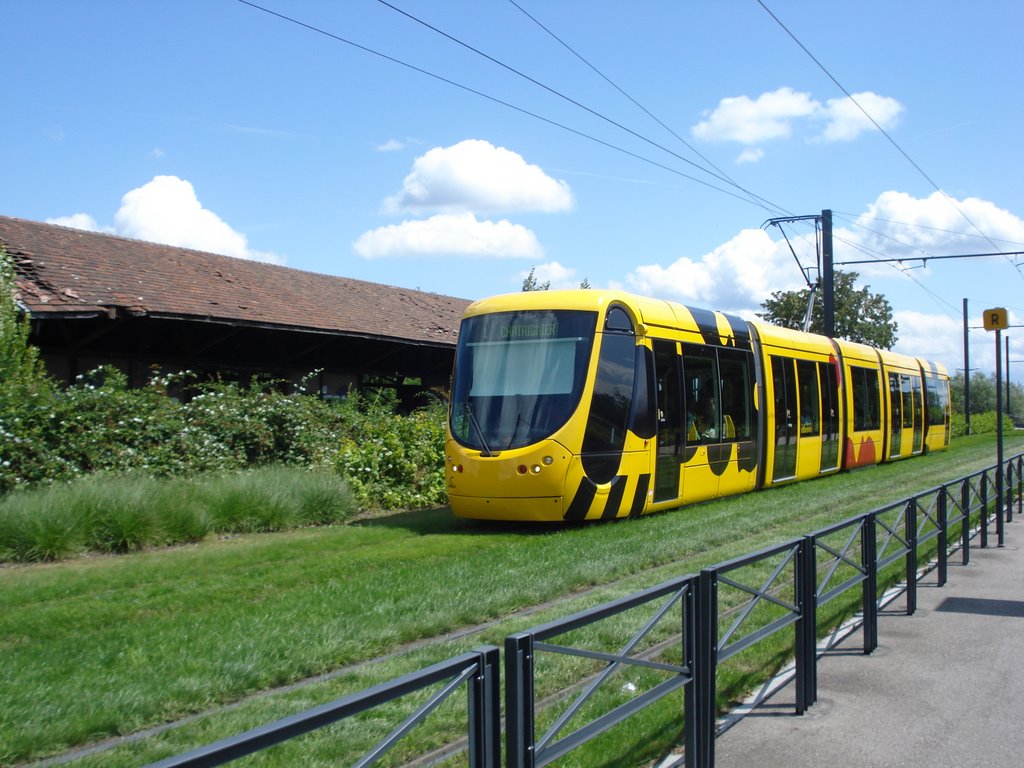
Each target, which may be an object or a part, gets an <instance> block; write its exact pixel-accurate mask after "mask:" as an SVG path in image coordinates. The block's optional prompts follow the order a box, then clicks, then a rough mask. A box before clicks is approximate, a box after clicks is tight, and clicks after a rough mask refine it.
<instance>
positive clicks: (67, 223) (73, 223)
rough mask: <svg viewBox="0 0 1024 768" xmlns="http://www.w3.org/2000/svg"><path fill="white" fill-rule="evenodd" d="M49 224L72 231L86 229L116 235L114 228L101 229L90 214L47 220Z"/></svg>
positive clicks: (74, 214) (76, 214) (75, 214)
mask: <svg viewBox="0 0 1024 768" xmlns="http://www.w3.org/2000/svg"><path fill="white" fill-rule="evenodd" d="M46 223H47V224H57V225H58V226H61V227H71V228H72V229H84V230H86V231H87V232H106V233H107V234H116V233H115V231H114V228H113V227H101V226H100V225H99V224H98V223H97V222H96V219H94V218H93V217H92V216H90V215H89V214H88V213H73V214H71V215H70V216H58V217H57V218H55V219H47V220H46Z"/></svg>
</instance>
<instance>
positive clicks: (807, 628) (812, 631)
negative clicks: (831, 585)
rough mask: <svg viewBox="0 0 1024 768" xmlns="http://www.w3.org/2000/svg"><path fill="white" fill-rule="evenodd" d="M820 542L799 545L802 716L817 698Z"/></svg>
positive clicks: (796, 588) (799, 697) (798, 637)
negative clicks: (818, 561) (818, 556)
mask: <svg viewBox="0 0 1024 768" xmlns="http://www.w3.org/2000/svg"><path fill="white" fill-rule="evenodd" d="M816 549H817V543H816V540H815V537H814V536H804V537H803V539H801V540H800V543H799V544H798V545H797V554H796V564H795V567H794V569H793V580H794V584H793V588H794V592H795V595H796V603H797V607H798V608H799V609H800V618H799V619H797V622H796V681H795V685H796V713H797V714H798V715H802V714H803V713H804V712H806V711H807V708H808V707H810V706H811V705H812V704H813V703H814V702H815V701H816V700H817V698H818V680H817V678H818V674H817V661H818V655H817V641H818V630H817V626H818V613H817V591H818V590H817V586H818V584H817V572H816V568H815V565H816V560H817V557H816V554H817V553H816Z"/></svg>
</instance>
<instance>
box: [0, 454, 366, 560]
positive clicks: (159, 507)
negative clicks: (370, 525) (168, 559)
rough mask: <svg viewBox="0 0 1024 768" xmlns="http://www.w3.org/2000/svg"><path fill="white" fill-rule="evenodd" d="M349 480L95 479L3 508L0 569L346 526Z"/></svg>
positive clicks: (31, 493) (268, 472) (245, 475)
mask: <svg viewBox="0 0 1024 768" xmlns="http://www.w3.org/2000/svg"><path fill="white" fill-rule="evenodd" d="M354 512H355V503H354V499H353V495H352V492H351V490H350V489H349V487H348V483H347V482H346V481H345V479H344V478H342V477H339V476H338V475H336V474H332V473H330V472H326V471H309V470H306V469H303V468H301V467H282V466H271V467H264V468H261V469H256V470H249V471H242V472H231V473H223V474H216V475H208V476H203V477H199V478H195V479H173V478H157V477H152V476H148V475H143V474H127V475H117V476H111V475H92V476H89V477H84V478H80V479H78V480H75V481H73V482H70V483H62V484H59V485H51V486H46V487H42V488H38V489H34V490H19V491H16V492H14V493H11V494H8V495H7V496H6V497H4V498H3V499H2V500H0V560H11V561H18V562H39V561H45V560H59V559H62V558H67V557H72V556H75V555H78V554H82V553H84V552H101V553H125V552H132V551H137V550H140V549H144V548H148V547H156V546H164V545H174V544H185V543H190V542H196V541H201V540H202V539H204V538H205V537H206V536H207V535H209V534H210V533H255V532H265V531H281V530H286V529H290V528H296V527H300V526H309V525H327V524H331V523H338V522H343V521H345V520H347V519H348V518H349V517H351V516H352V514H353V513H354Z"/></svg>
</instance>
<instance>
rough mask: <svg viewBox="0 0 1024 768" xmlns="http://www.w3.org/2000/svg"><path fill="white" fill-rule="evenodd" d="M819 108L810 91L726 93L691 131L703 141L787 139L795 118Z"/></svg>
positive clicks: (746, 141)
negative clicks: (759, 93)
mask: <svg viewBox="0 0 1024 768" xmlns="http://www.w3.org/2000/svg"><path fill="white" fill-rule="evenodd" d="M820 107H821V105H820V104H819V103H818V102H816V101H815V100H814V99H812V98H811V95H810V94H809V93H798V92H796V91H794V90H793V89H792V88H788V87H785V88H779V89H778V90H776V91H772V92H770V93H762V94H761V95H760V96H758V97H757V99H756V100H755V99H751V98H750V97H749V96H729V97H726V98H724V99H722V100H721V101H720V102H719V103H718V107H717V108H715V109H714V110H713V111H710V112H708V111H705V113H704V114H705V116H706V119H705V120H703V121H701V122H700V123H697V125H695V126H694V127H693V128H691V129H690V130H691V132H692V133H693V136H694V137H695V138H697V139H700V140H702V141H738V142H740V143H741V144H758V143H760V142H762V141H766V140H769V139H783V138H787V137H788V136H790V135H791V134H792V132H793V121H794V120H795V119H796V118H801V117H810V116H813V115H814V114H815V113H816V112H817V111H818V110H819V109H820Z"/></svg>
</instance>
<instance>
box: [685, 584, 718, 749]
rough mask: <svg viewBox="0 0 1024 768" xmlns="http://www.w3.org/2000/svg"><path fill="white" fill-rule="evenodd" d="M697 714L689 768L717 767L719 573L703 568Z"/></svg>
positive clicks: (698, 633) (699, 586) (698, 650)
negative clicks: (691, 759)
mask: <svg viewBox="0 0 1024 768" xmlns="http://www.w3.org/2000/svg"><path fill="white" fill-rule="evenodd" d="M696 630H697V631H696V635H697V647H696V649H695V650H696V656H697V659H696V671H697V707H696V709H697V711H696V713H695V725H696V728H695V730H696V733H695V741H696V745H695V746H696V749H695V750H694V756H693V763H692V764H691V763H690V761H689V759H688V760H687V766H688V768H714V765H715V726H716V719H717V716H718V707H717V702H716V691H715V688H716V683H715V676H716V674H717V671H718V572H717V571H716V570H715V569H714V568H704V569H702V570H701V572H700V577H699V578H698V586H697V627H696Z"/></svg>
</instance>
